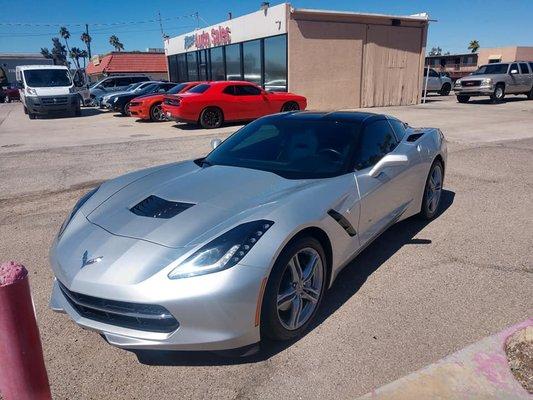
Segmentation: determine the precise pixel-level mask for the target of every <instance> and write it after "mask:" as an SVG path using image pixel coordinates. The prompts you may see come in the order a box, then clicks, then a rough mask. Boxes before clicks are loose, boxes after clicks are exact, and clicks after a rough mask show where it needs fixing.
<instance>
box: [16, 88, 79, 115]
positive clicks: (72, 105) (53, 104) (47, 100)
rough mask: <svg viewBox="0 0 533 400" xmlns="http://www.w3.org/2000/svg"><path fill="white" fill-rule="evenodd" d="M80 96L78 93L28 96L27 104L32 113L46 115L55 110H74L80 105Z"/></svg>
mask: <svg viewBox="0 0 533 400" xmlns="http://www.w3.org/2000/svg"><path fill="white" fill-rule="evenodd" d="M79 102H80V97H79V95H78V94H76V93H71V94H64V95H58V96H37V97H33V96H26V98H25V106H26V108H27V109H28V112H30V113H32V114H39V115H46V114H51V113H55V112H73V111H74V110H75V109H76V108H77V107H79Z"/></svg>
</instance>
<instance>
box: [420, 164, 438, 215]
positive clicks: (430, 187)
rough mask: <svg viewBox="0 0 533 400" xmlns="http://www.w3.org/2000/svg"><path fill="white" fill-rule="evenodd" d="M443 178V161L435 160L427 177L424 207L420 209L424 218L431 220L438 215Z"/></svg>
mask: <svg viewBox="0 0 533 400" xmlns="http://www.w3.org/2000/svg"><path fill="white" fill-rule="evenodd" d="M443 180H444V168H443V166H442V162H440V161H439V160H435V161H434V162H433V165H432V166H431V169H430V170H429V174H428V177H427V179H426V187H425V189H424V198H423V199H422V208H421V210H420V216H421V217H422V218H424V219H427V220H431V219H433V218H435V216H436V215H437V212H438V211H439V206H440V198H441V194H442V184H443Z"/></svg>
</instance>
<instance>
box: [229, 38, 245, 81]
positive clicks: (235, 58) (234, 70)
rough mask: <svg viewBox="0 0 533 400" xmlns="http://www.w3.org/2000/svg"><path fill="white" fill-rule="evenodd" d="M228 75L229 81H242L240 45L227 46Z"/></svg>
mask: <svg viewBox="0 0 533 400" xmlns="http://www.w3.org/2000/svg"><path fill="white" fill-rule="evenodd" d="M226 74H227V79H228V80H241V79H242V74H241V49H240V44H232V45H229V46H226Z"/></svg>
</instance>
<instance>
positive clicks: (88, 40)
mask: <svg viewBox="0 0 533 400" xmlns="http://www.w3.org/2000/svg"><path fill="white" fill-rule="evenodd" d="M80 39H81V41H82V42H83V43H85V47H86V48H87V57H88V56H89V54H90V53H91V41H92V38H91V36H90V35H89V34H88V33H86V32H84V33H82V34H81V37H80Z"/></svg>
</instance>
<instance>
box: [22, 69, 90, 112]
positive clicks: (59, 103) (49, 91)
mask: <svg viewBox="0 0 533 400" xmlns="http://www.w3.org/2000/svg"><path fill="white" fill-rule="evenodd" d="M15 74H16V79H17V84H18V87H19V92H20V100H21V101H22V104H23V105H24V112H25V113H26V114H28V117H29V118H30V119H34V118H35V117H36V116H37V115H46V114H50V113H52V112H68V113H70V114H73V115H76V116H79V115H81V110H80V105H81V103H82V102H83V97H82V95H81V94H80V93H79V92H80V90H83V89H84V88H85V86H86V83H85V81H84V79H83V76H82V75H81V74H76V79H75V80H73V79H72V76H71V75H70V71H69V70H68V68H67V67H65V66H64V65H20V66H17V68H16V71H15Z"/></svg>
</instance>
